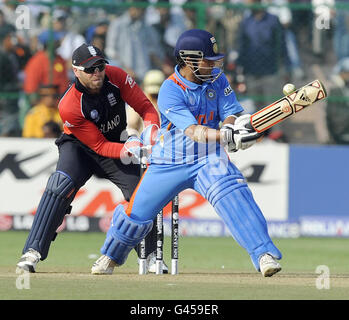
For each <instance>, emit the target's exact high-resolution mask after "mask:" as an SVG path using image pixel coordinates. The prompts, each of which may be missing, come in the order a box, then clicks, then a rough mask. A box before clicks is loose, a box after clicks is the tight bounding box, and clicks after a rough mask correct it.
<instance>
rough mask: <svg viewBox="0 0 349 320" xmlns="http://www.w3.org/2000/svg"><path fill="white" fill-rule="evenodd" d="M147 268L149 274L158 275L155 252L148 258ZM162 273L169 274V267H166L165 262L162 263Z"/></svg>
mask: <svg viewBox="0 0 349 320" xmlns="http://www.w3.org/2000/svg"><path fill="white" fill-rule="evenodd" d="M147 266H148V272H149V273H156V254H155V252H152V253H151V254H150V255H149V256H148V257H147ZM162 273H168V266H167V265H166V263H165V261H162Z"/></svg>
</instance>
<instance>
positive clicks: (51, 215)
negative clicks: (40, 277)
mask: <svg viewBox="0 0 349 320" xmlns="http://www.w3.org/2000/svg"><path fill="white" fill-rule="evenodd" d="M74 196H75V186H74V183H73V181H72V180H71V178H70V177H69V176H67V175H66V174H64V173H62V172H59V171H56V172H54V173H53V174H52V175H51V176H50V178H49V180H48V182H47V185H46V189H45V191H44V194H43V195H42V197H41V200H40V203H39V206H38V209H37V211H36V214H35V217H34V221H33V225H32V227H31V230H30V233H29V236H28V239H27V241H26V244H25V246H24V249H23V252H26V251H27V250H28V249H29V248H33V249H35V250H36V251H38V252H40V254H41V260H44V259H45V258H46V257H47V254H48V250H49V247H50V244H51V241H52V240H53V239H54V238H55V235H56V230H57V228H58V227H59V225H60V224H61V223H62V221H63V218H64V216H65V214H67V213H69V212H70V209H71V207H70V203H71V202H72V201H73V198H74Z"/></svg>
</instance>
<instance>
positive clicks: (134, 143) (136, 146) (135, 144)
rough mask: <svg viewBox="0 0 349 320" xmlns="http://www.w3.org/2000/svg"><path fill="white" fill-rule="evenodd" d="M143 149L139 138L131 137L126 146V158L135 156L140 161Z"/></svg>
mask: <svg viewBox="0 0 349 320" xmlns="http://www.w3.org/2000/svg"><path fill="white" fill-rule="evenodd" d="M142 148H143V143H142V140H141V139H139V138H138V137H137V136H131V137H129V138H128V139H127V140H126V142H125V144H124V153H125V154H126V156H129V157H131V156H134V157H136V158H137V159H140V156H141V149H142Z"/></svg>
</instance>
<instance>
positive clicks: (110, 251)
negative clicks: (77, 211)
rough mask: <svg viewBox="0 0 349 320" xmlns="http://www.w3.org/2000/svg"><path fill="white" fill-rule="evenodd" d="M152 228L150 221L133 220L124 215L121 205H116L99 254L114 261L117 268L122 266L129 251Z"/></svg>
mask: <svg viewBox="0 0 349 320" xmlns="http://www.w3.org/2000/svg"><path fill="white" fill-rule="evenodd" d="M152 227H153V221H152V220H146V221H137V220H134V219H132V218H130V217H129V216H128V215H127V214H126V213H125V210H124V207H123V205H118V206H117V207H116V208H115V211H114V214H113V218H112V221H111V225H110V228H109V230H108V232H107V236H106V239H105V242H104V244H103V247H102V248H101V253H102V254H104V255H106V256H108V257H109V258H110V259H112V260H114V261H115V262H116V263H117V264H118V265H119V266H120V265H122V264H124V263H125V261H126V259H127V256H128V254H129V253H130V251H131V250H132V249H133V248H134V247H135V246H136V245H137V244H138V243H140V242H141V241H142V239H144V237H145V236H146V235H147V234H148V233H149V232H150V230H151V229H152Z"/></svg>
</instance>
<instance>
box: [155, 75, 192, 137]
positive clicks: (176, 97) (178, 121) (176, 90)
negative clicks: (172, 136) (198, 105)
mask: <svg viewBox="0 0 349 320" xmlns="http://www.w3.org/2000/svg"><path fill="white" fill-rule="evenodd" d="M158 108H159V111H160V113H161V118H162V119H165V121H164V122H163V123H162V127H163V126H167V125H168V124H169V123H170V122H171V123H172V124H173V125H174V126H175V127H177V128H178V129H182V130H185V129H186V128H188V127H189V126H191V125H193V124H197V120H196V119H195V117H194V115H193V114H192V113H191V112H190V110H189V109H188V106H187V103H186V99H185V95H184V91H183V92H182V89H181V88H180V87H179V86H177V85H176V84H174V83H173V82H172V81H170V80H166V81H165V82H164V83H163V84H162V86H161V88H160V91H159V96H158ZM166 120H167V121H166Z"/></svg>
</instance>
